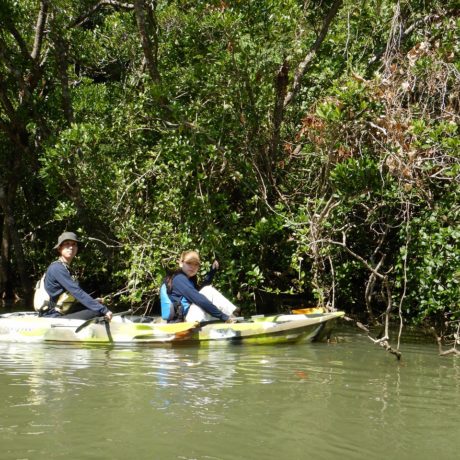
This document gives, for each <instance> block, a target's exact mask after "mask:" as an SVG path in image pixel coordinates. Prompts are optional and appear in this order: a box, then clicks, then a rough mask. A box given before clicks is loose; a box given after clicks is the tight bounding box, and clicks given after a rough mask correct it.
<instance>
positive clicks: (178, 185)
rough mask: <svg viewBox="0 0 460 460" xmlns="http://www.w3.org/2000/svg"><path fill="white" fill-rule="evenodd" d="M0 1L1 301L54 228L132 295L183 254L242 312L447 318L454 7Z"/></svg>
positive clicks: (91, 275) (150, 295)
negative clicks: (265, 307)
mask: <svg viewBox="0 0 460 460" xmlns="http://www.w3.org/2000/svg"><path fill="white" fill-rule="evenodd" d="M0 4H1V5H0V6H1V8H0V11H1V13H0V25H1V28H0V102H1V104H0V161H1V164H2V168H1V172H0V195H1V196H0V204H1V210H0V215H1V217H2V231H3V245H2V246H3V248H2V253H1V257H2V271H1V280H0V281H1V288H2V291H3V292H4V295H5V296H7V297H8V296H11V295H12V292H13V291H17V292H23V293H27V292H30V286H31V284H30V281H31V280H35V279H37V278H38V277H39V276H40V274H41V272H42V271H43V269H44V268H45V266H46V265H47V263H49V260H50V258H51V257H52V251H51V248H52V246H53V245H54V243H55V240H56V238H57V235H58V234H59V233H60V232H61V231H63V230H64V229H69V230H75V231H78V232H80V234H81V235H82V236H83V237H84V238H85V240H86V242H87V243H86V248H85V250H84V251H83V252H82V254H81V256H80V268H81V270H84V271H85V277H86V278H87V279H90V280H92V285H93V287H96V288H97V289H102V290H103V291H105V292H108V291H110V290H112V291H116V290H122V289H125V290H126V293H127V294H126V295H127V298H126V299H127V300H129V301H130V302H132V303H133V304H134V305H138V306H143V307H148V306H152V305H153V303H154V301H155V300H156V298H157V292H158V287H159V284H160V280H161V278H162V276H164V273H165V270H167V269H168V268H172V267H174V266H175V264H176V260H177V256H178V254H179V253H180V252H181V251H182V250H184V249H192V248H193V249H199V250H200V252H201V254H202V256H203V258H204V260H206V261H207V262H208V263H210V262H211V261H212V259H213V258H214V257H217V258H219V260H220V262H221V268H222V270H221V274H220V276H219V277H218V280H217V283H218V284H219V286H220V287H221V288H222V289H223V290H224V291H226V292H227V293H228V294H229V295H231V296H232V297H233V298H236V299H238V300H237V301H238V302H240V303H241V304H242V305H243V306H244V307H245V308H246V311H247V312H249V311H251V310H254V308H255V301H257V302H260V296H261V295H262V294H264V293H265V297H264V298H265V299H266V295H267V294H268V293H278V294H279V293H284V294H297V295H299V296H300V297H301V298H302V299H304V303H305V304H312V303H315V302H319V303H321V304H324V305H329V306H335V307H340V308H345V309H346V310H348V311H353V312H355V313H357V314H366V315H368V316H369V317H370V318H371V319H374V318H378V317H379V315H380V314H381V313H382V312H383V311H385V310H390V311H394V312H395V313H396V312H397V311H398V310H399V311H400V312H401V313H402V314H404V316H405V317H406V318H408V319H413V320H423V319H425V318H427V319H430V318H431V319H433V318H437V317H439V316H440V315H441V316H442V315H445V314H449V315H450V314H454V315H455V313H457V312H459V310H460V308H459V304H458V299H459V298H460V288H459V285H460V249H459V246H458V241H459V219H458V217H459V204H458V198H459V184H460V181H459V180H458V179H459V172H460V171H459V162H458V159H459V145H460V138H459V130H458V121H459V116H460V107H459V100H460V99H459V95H460V94H459V93H460V74H459V72H460V57H459V43H460V40H459V32H458V30H459V27H458V26H459V22H460V19H459V17H458V8H457V7H458V2H457V1H440V0H438V1H435V0H433V1H430V0H418V1H404V0H401V1H397V0H361V1H358V2H356V1H355V2H352V1H348V0H344V1H332V0H323V1H313V0H310V1H308V0H306V1H300V0H288V1H280V0H248V1H230V0H227V1H217V0H215V1H199V2H197V1H195V0H176V1H162V0H157V1H140V0H137V1H135V2H134V3H133V4H132V5H130V4H127V3H124V2H116V1H114V2H97V1H89V0H85V1H74V0H59V1H53V2H48V1H38V0H37V1H33V0H27V1H25V0H21V1H20V2H18V1H13V0H2V1H0ZM40 11H41V12H42V15H41V16H40ZM40 17H43V27H42V28H40V20H39V19H37V18H40ZM37 37H39V39H37ZM206 268H207V267H206V264H205V266H204V267H203V270H205V269H206ZM19 276H20V278H19ZM260 308H262V307H260Z"/></svg>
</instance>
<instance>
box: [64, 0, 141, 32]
mask: <svg viewBox="0 0 460 460" xmlns="http://www.w3.org/2000/svg"><path fill="white" fill-rule="evenodd" d="M104 6H114V7H117V8H122V9H125V10H132V9H134V5H133V4H131V3H124V2H118V1H116V0H100V1H99V2H98V3H96V4H95V5H94V6H93V7H92V8H90V9H89V10H88V11H86V12H85V13H83V14H81V15H80V16H78V17H77V18H76V19H74V20H73V21H72V22H71V23H70V25H69V27H81V26H82V25H84V24H85V22H86V21H87V20H88V19H89V18H90V17H91V16H92V15H93V14H94V13H95V12H96V11H98V10H100V9H101V8H102V7H104Z"/></svg>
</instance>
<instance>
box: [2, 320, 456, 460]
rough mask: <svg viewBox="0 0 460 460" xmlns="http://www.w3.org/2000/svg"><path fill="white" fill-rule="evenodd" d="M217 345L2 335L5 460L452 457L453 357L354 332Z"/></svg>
mask: <svg viewBox="0 0 460 460" xmlns="http://www.w3.org/2000/svg"><path fill="white" fill-rule="evenodd" d="M335 336H336V338H337V341H336V342H335V343H329V344H328V343H315V344H300V345H283V346H245V345H241V346H235V345H234V346H216V347H213V348H193V347H181V348H162V347H155V348H152V347H132V348H129V347H115V348H110V347H106V346H99V347H83V346H71V345H42V344H29V345H27V344H8V343H0V392H1V398H0V459H1V460H13V459H14V460H26V459H27V460H41V459H79V460H90V459H120V460H121V459H141V460H142V459H161V460H163V459H164V460H169V459H180V460H184V459H186V460H192V459H197V460H217V459H222V460H224V459H225V460H227V459H255V460H257V459H310V458H311V459H316V460H321V459H325V460H327V459H373V460H380V459H390V460H391V459H417V460H424V459H437V460H443V459H456V458H459V457H460V455H459V444H460V438H459V434H460V433H459V425H460V423H459V422H460V411H459V406H460V358H459V357H455V356H449V357H439V356H438V353H437V348H436V346H435V344H434V343H420V342H417V341H413V342H409V343H403V345H402V346H401V350H402V352H403V358H402V361H401V362H398V361H397V360H396V359H395V358H394V356H392V355H389V354H388V353H386V352H385V351H384V350H382V349H381V348H380V347H378V346H375V345H373V344H372V343H370V342H369V340H368V339H367V338H366V337H365V336H364V335H362V334H361V333H359V332H357V331H356V330H355V329H348V327H347V328H345V326H343V327H342V326H339V328H338V329H337V330H336V332H335Z"/></svg>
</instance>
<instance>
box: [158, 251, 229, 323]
mask: <svg viewBox="0 0 460 460" xmlns="http://www.w3.org/2000/svg"><path fill="white" fill-rule="evenodd" d="M200 264H201V261H200V256H199V254H198V253H197V252H196V251H185V252H183V253H182V254H181V257H180V259H179V270H177V271H176V272H175V273H173V274H172V275H169V276H167V277H166V278H165V282H164V283H163V285H162V286H161V289H160V300H161V316H162V318H163V319H165V320H166V321H168V322H177V321H184V320H185V321H189V322H195V321H198V322H202V321H207V320H211V319H216V318H217V319H221V320H222V321H226V322H235V321H236V318H235V316H234V315H233V313H234V312H235V310H236V309H237V307H236V306H235V305H233V304H232V303H231V302H230V301H229V300H227V299H226V298H225V297H224V296H223V295H222V294H221V293H220V292H219V291H217V290H216V289H214V288H213V287H212V286H211V283H212V280H213V278H214V275H215V273H216V271H217V269H218V268H219V263H218V261H217V260H215V261H214V262H213V264H212V267H211V270H210V271H209V272H208V273H207V275H206V276H205V278H204V281H203V283H202V284H201V287H200V288H199V287H198V285H197V273H198V270H199V268H200Z"/></svg>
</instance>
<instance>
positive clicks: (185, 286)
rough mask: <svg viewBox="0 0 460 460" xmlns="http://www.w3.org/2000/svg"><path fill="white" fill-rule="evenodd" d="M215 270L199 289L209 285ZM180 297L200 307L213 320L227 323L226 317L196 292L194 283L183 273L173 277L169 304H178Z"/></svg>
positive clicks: (207, 276)
mask: <svg viewBox="0 0 460 460" xmlns="http://www.w3.org/2000/svg"><path fill="white" fill-rule="evenodd" d="M214 273H215V270H211V271H210V272H209V273H208V274H207V275H206V278H205V280H204V282H203V284H202V286H201V287H203V286H206V285H208V284H211V282H212V279H213V277H214ZM182 297H185V299H186V300H187V301H188V302H189V303H190V304H192V303H194V304H196V305H198V306H199V307H201V308H202V309H203V310H204V311H205V312H207V313H209V314H210V315H211V316H214V317H215V318H219V319H221V320H223V321H227V319H228V318H229V316H228V315H226V314H225V313H223V312H221V311H220V310H219V309H218V308H217V307H216V306H215V305H214V304H213V303H212V302H210V301H209V300H208V299H207V298H206V297H205V296H204V295H203V294H200V292H199V291H198V288H197V285H196V281H195V280H194V279H190V278H188V277H187V275H186V274H185V273H184V272H179V273H177V274H176V275H174V277H173V281H172V289H171V292H170V293H169V298H170V299H171V302H173V303H175V302H180V301H181V299H182Z"/></svg>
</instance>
